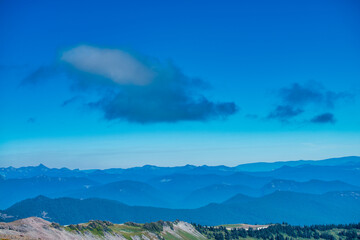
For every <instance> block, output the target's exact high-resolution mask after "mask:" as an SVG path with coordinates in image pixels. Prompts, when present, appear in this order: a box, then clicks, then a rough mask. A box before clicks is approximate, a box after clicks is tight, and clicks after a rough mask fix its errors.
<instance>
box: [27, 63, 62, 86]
mask: <svg viewBox="0 0 360 240" xmlns="http://www.w3.org/2000/svg"><path fill="white" fill-rule="evenodd" d="M58 74H59V69H58V68H57V67H56V66H41V67H39V68H38V69H36V70H35V71H33V72H32V73H31V74H30V75H28V76H27V77H26V78H24V79H23V80H22V81H21V83H20V86H24V85H36V84H39V83H40V82H41V81H45V80H47V79H49V78H51V77H54V76H56V75H58Z"/></svg>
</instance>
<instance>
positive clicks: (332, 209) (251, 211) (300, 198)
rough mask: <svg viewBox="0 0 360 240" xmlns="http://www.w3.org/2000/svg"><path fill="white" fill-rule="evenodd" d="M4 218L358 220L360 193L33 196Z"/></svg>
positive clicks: (220, 221)
mask: <svg viewBox="0 0 360 240" xmlns="http://www.w3.org/2000/svg"><path fill="white" fill-rule="evenodd" d="M0 216H1V217H2V219H3V221H13V220H16V219H21V218H27V217H32V216H36V217H41V218H44V219H46V220H50V221H54V222H58V223H60V224H76V223H81V222H87V221H90V220H92V219H99V220H107V221H111V222H114V223H124V222H127V221H133V222H139V223H144V222H152V221H158V220H164V221H175V220H176V219H181V220H182V221H186V222H196V223H199V224H202V225H210V226H214V225H220V224H230V223H250V224H267V223H281V222H288V223H290V224H295V225H303V224H306V225H310V224H330V223H336V224H342V223H354V222H360V192H331V193H325V194H322V195H315V194H304V193H294V192H281V191H279V192H275V193H272V194H270V195H266V196H264V197H258V198H253V197H248V196H245V195H241V194H238V195H236V196H234V197H232V198H230V199H229V200H227V201H225V202H223V203H221V204H215V203H212V204H209V205H207V206H204V207H201V208H196V209H169V208H157V207H144V206H129V205H125V204H123V203H120V202H118V201H114V200H107V199H96V198H93V199H83V200H81V199H74V198H57V199H50V198H47V197H43V196H40V197H36V198H34V199H28V200H24V201H21V202H19V203H17V204H14V205H13V206H12V207H10V208H8V209H6V210H4V211H0Z"/></svg>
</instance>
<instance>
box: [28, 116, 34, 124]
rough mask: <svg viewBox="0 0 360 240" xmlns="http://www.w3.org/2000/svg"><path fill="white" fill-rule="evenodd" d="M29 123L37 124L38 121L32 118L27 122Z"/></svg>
mask: <svg viewBox="0 0 360 240" xmlns="http://www.w3.org/2000/svg"><path fill="white" fill-rule="evenodd" d="M26 122H27V123H35V122H36V119H35V118H33V117H30V118H28V119H27V120H26Z"/></svg>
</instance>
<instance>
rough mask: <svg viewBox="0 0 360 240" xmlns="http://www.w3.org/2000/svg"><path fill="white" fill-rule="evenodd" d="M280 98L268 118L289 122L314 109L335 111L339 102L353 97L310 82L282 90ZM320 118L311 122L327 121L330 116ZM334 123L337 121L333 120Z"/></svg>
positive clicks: (279, 94)
mask: <svg viewBox="0 0 360 240" xmlns="http://www.w3.org/2000/svg"><path fill="white" fill-rule="evenodd" d="M278 97H279V100H280V103H279V104H278V105H277V106H276V108H275V109H273V110H272V111H271V112H270V113H269V115H268V117H267V118H268V119H277V120H280V121H281V122H289V121H290V120H292V119H294V118H295V117H298V116H299V115H301V114H304V113H307V112H311V111H314V109H318V110H320V109H323V110H324V109H333V108H334V107H335V106H336V104H337V103H338V101H340V100H345V99H351V98H353V95H352V94H350V93H348V92H333V91H329V90H327V89H325V87H324V86H322V85H321V84H320V83H318V82H316V81H309V82H307V83H304V84H300V83H293V84H292V85H290V86H289V87H284V88H281V89H280V90H279V91H278ZM318 110H317V111H318ZM318 117H320V118H319V119H317V118H316V117H315V118H314V119H312V120H311V121H310V122H313V123H320V122H321V121H326V120H325V118H326V117H329V115H326V114H325V115H324V116H322V118H321V116H318ZM323 118H324V119H323ZM329 121H331V119H329ZM332 122H333V123H334V122H335V121H334V120H332Z"/></svg>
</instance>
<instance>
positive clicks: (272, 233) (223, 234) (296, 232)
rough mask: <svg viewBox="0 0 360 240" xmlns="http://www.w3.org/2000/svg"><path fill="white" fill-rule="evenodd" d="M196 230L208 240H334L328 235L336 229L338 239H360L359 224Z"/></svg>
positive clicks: (201, 227)
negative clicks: (253, 239) (247, 239)
mask: <svg viewBox="0 0 360 240" xmlns="http://www.w3.org/2000/svg"><path fill="white" fill-rule="evenodd" d="M193 225H194V227H195V228H196V230H198V231H199V232H200V233H202V234H203V235H205V236H206V237H207V238H209V239H215V240H232V239H246V238H256V239H264V240H295V239H299V238H305V239H311V238H313V239H326V240H335V239H336V238H335V236H334V235H333V234H331V233H330V231H331V230H333V229H337V230H339V229H340V231H337V232H338V234H337V235H338V239H342V240H350V239H360V234H359V232H360V223H359V224H346V225H344V224H340V225H334V224H330V225H312V226H291V225H289V224H286V223H283V224H273V225H270V226H269V227H268V228H264V229H259V230H256V229H252V228H249V229H248V230H245V229H242V228H233V229H231V230H228V229H226V227H224V226H219V227H212V226H210V227H208V226H201V225H199V224H193Z"/></svg>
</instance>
